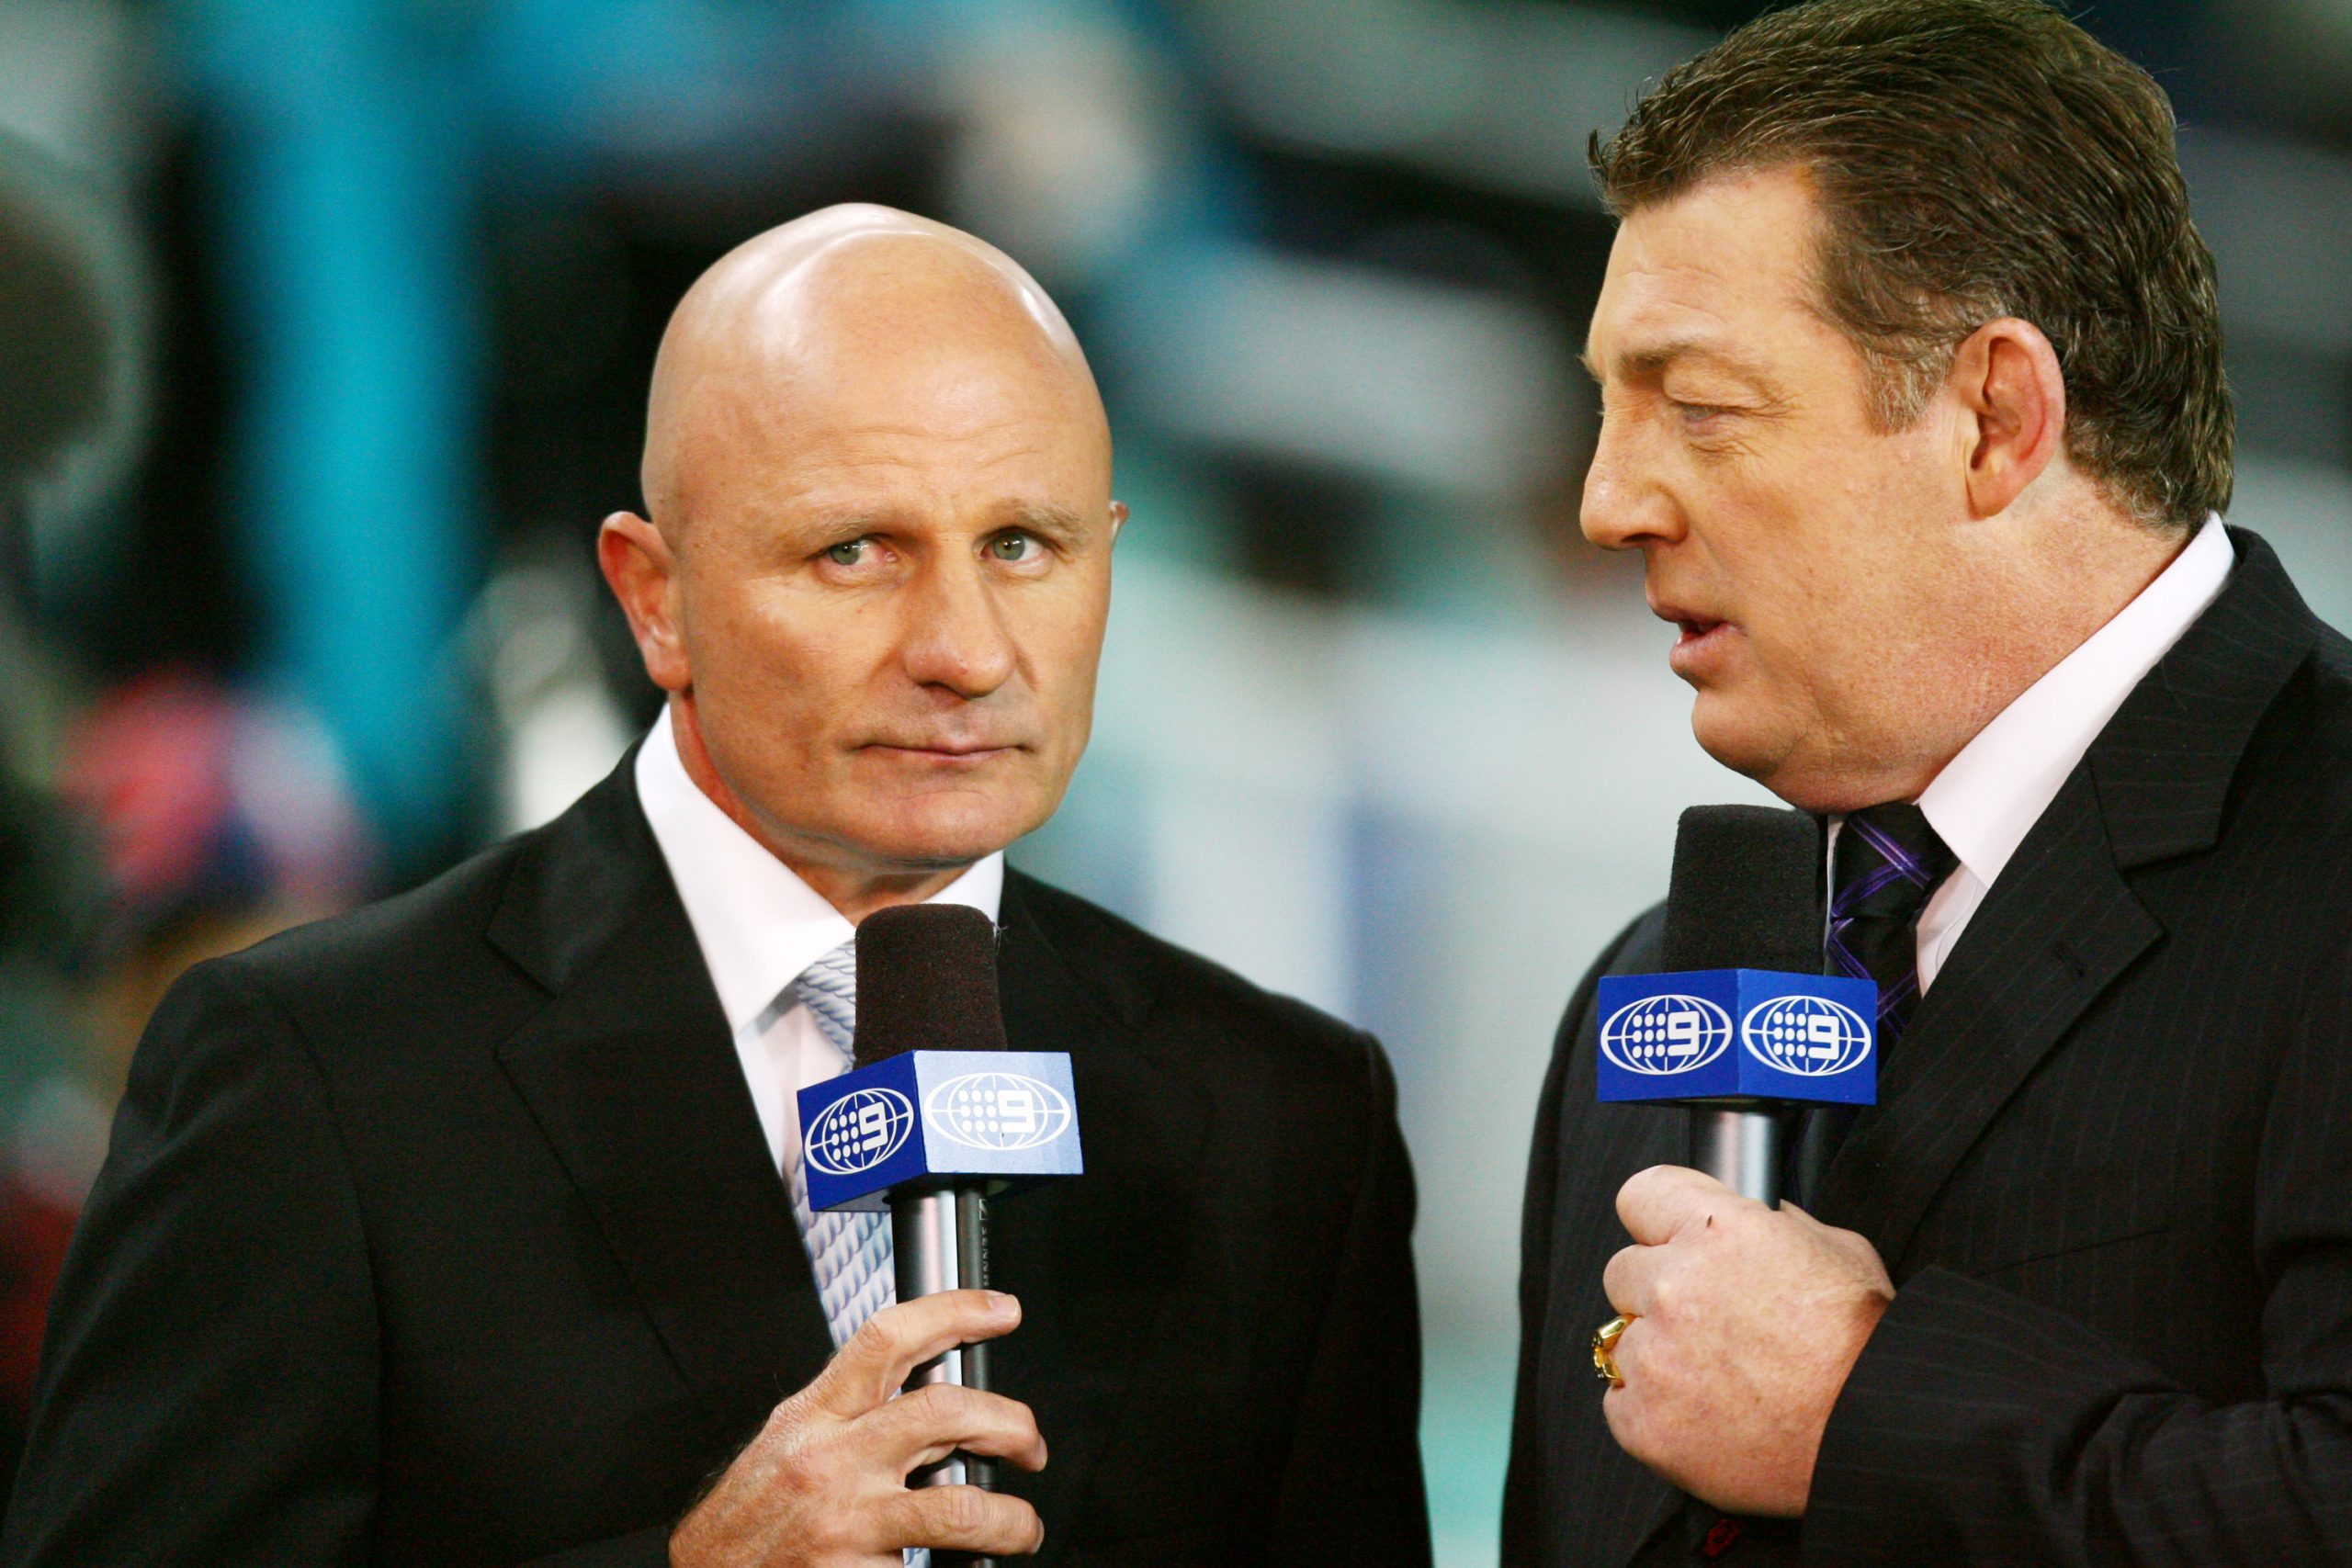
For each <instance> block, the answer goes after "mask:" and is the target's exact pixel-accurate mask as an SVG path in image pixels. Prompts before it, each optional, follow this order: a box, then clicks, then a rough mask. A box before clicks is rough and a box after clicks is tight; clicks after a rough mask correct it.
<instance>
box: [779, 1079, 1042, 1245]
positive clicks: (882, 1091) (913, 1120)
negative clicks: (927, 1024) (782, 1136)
mask: <svg viewBox="0 0 2352 1568" xmlns="http://www.w3.org/2000/svg"><path fill="white" fill-rule="evenodd" d="M798 1099H799V1106H800V1160H801V1168H802V1170H803V1172H804V1174H805V1175H806V1176H807V1178H808V1182H809V1207H810V1208H812V1209H818V1210H824V1209H864V1210H881V1209H886V1208H888V1206H889V1195H890V1190H891V1189H892V1188H895V1187H904V1186H907V1185H909V1184H910V1183H922V1182H924V1181H927V1180H930V1179H954V1178H957V1177H994V1178H1000V1179H1006V1180H1008V1181H1019V1180H1020V1179H1023V1178H1035V1177H1045V1176H1077V1175H1080V1174H1081V1173H1082V1172H1083V1171H1084V1170H1085V1168H1086V1166H1085V1161H1084V1159H1083V1157H1082V1156H1081V1154H1080V1147H1079V1137H1078V1095H1077V1092H1076V1090H1075V1089H1073V1088H1072V1086H1071V1083H1070V1070H1069V1055H1067V1054H1066V1053H1063V1052H1059V1051H902V1052H900V1053H899V1054H898V1055H893V1056H886V1057H884V1058H883V1059H882V1060H881V1061H878V1062H876V1063H874V1064H873V1065H872V1066H865V1067H859V1068H857V1069H855V1070H854V1071H852V1072H847V1073H843V1074H842V1075H841V1076H840V1077H833V1078H828V1079H826V1080H825V1081H824V1082H823V1083H820V1084H812V1085H810V1086H809V1088H807V1089H802V1090H801V1091H800V1093H799V1096H798Z"/></svg>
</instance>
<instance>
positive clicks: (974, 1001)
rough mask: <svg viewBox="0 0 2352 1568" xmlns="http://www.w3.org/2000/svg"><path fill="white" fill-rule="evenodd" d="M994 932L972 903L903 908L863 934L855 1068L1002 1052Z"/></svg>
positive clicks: (884, 913) (879, 914)
mask: <svg viewBox="0 0 2352 1568" xmlns="http://www.w3.org/2000/svg"><path fill="white" fill-rule="evenodd" d="M1004 1048H1005V1043H1004V1011H1003V1009H1002V1007H1001V1005H1000V1004H999V1002H998V1000H997V992H996V926H995V923H994V922H993V921H991V920H990V919H989V918H988V916H986V915H984V914H982V913H981V912H980V911H979V910H978V909H975V908H972V907H971V906H969V905H967V904H899V905H896V906H893V907H892V908H888V909H876V911H875V912H874V913H873V914H870V915H868V916H866V917H865V919H864V920H862V921H860V922H859V923H858V928H857V1065H858V1066H861V1067H865V1066H873V1065H874V1064H875V1063H876V1062H879V1061H882V1060H883V1059H885V1058H886V1057H890V1056H895V1055H899V1053H900V1052H901V1051H916V1050H922V1051H1001V1050H1003V1049H1004Z"/></svg>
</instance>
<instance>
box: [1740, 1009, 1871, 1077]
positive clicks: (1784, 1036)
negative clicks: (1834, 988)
mask: <svg viewBox="0 0 2352 1568" xmlns="http://www.w3.org/2000/svg"><path fill="white" fill-rule="evenodd" d="M1739 1038H1740V1042H1741V1043H1743V1044H1745V1045H1746V1046H1747V1054H1748V1055H1751V1056H1753V1057H1755V1058H1756V1059H1757V1060H1758V1061H1759V1062H1761V1063H1763V1064H1764V1065H1765V1066H1768V1067H1777V1068H1779V1069H1780V1070H1781V1072H1784V1073H1794V1074H1796V1075H1797V1076H1798V1077H1808V1078H1826V1077H1835V1076H1836V1075H1838V1074H1839V1073H1842V1072H1845V1071H1847V1070H1848V1069H1849V1068H1851V1067H1857V1066H1860V1065H1861V1064H1862V1062H1863V1061H1864V1060H1865V1059H1867V1058H1868V1057H1869V1055H1870V1054H1871V1026H1870V1024H1869V1023H1868V1022H1867V1021H1864V1019H1863V1018H1862V1015H1861V1014H1860V1013H1858V1012H1856V1011H1855V1010H1853V1009H1852V1008H1849V1007H1848V1006H1846V1005H1845V1004H1844V1003H1842V1002H1833V1001H1831V1000H1830V999H1829V998H1826V997H1807V996H1792V997H1775V998H1772V999H1771V1000H1770V1001H1769V1002H1764V1003H1760V1004H1759V1005H1758V1006H1756V1007H1754V1008H1751V1009H1749V1010H1748V1013H1747V1017H1746V1018H1744V1019H1742V1020H1740V1023H1739Z"/></svg>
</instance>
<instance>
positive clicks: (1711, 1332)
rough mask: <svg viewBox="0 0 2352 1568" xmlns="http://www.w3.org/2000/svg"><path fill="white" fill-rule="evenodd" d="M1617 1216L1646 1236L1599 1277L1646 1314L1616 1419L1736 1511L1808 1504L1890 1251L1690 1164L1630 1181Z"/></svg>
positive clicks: (1890, 1294)
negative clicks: (1833, 1411)
mask: <svg viewBox="0 0 2352 1568" xmlns="http://www.w3.org/2000/svg"><path fill="white" fill-rule="evenodd" d="M1617 1216H1618V1218H1619V1219H1621V1220H1623V1222H1624V1224H1625V1229H1626V1230H1627V1231H1628V1232H1630V1233H1631V1234H1632V1235H1633V1238H1634V1245H1633V1246H1632V1247H1627V1248H1625V1249H1624V1250H1623V1252H1620V1253H1618V1254H1617V1256H1616V1257H1614V1258H1611V1259H1610V1260H1609V1267H1608V1269H1606V1270H1604V1271H1603V1273H1602V1275H1601V1286H1602V1288H1603V1289H1604V1290H1606V1291H1607V1292H1608V1294H1609V1300H1610V1302H1611V1304H1612V1305H1614V1306H1615V1307H1616V1309H1617V1310H1618V1311H1619V1312H1621V1313H1623V1314H1627V1315H1629V1316H1631V1317H1632V1318H1633V1319H1634V1322H1633V1324H1632V1325H1631V1326H1630V1327H1628V1328H1627V1329H1626V1330H1625V1332H1624V1333H1623V1336H1621V1337H1619V1339H1618V1340H1617V1343H1616V1347H1615V1349H1614V1352H1613V1354H1612V1358H1611V1359H1613V1360H1614V1361H1615V1363H1616V1366H1617V1371H1618V1374H1619V1376H1620V1377H1622V1378H1623V1380H1624V1381H1623V1383H1622V1385H1620V1386H1616V1387H1612V1388H1611V1389H1610V1391H1609V1392H1608V1393H1607V1394H1606V1395H1605V1396H1604V1399H1605V1401H1606V1403H1605V1404H1604V1405H1603V1410H1604V1413H1605V1414H1606V1415H1607V1416H1608V1419H1609V1429H1610V1431H1611V1433H1612V1434H1613V1435H1614V1436H1615V1437H1616V1438H1617V1442H1618V1444H1619V1446H1620V1447H1622V1448H1623V1449H1624V1450H1625V1451H1626V1452H1627V1453H1629V1454H1631V1455H1633V1456H1634V1458H1635V1459H1637V1460H1640V1461H1642V1462H1643V1463H1644V1464H1645V1465H1647V1466H1649V1467H1650V1469H1652V1470H1653V1471H1655V1472H1657V1474H1658V1475H1659V1476H1661V1477H1663V1478H1664V1479H1665V1480H1666V1481H1668V1482H1669V1483H1672V1484H1673V1485H1675V1486H1678V1487H1679V1488H1681V1489H1682V1490H1683V1491H1685V1492H1688V1493H1690V1494H1691V1495H1692V1496H1694V1497H1697V1498H1699V1499H1700V1500H1701V1501H1702V1502H1706V1503H1711V1504H1713V1505H1714V1506H1716V1507H1718V1508H1722V1509H1724V1511H1725V1512H1727V1513H1734V1514H1746V1515H1750V1516H1755V1517H1796V1516H1799V1515H1802V1514H1803V1513H1804V1509H1805V1499H1806V1496H1807V1495H1808V1494H1809V1493H1810V1492H1811V1491H1812V1488H1813V1467H1814V1461H1815V1459H1816V1458H1818V1457H1819V1455H1820V1452H1821V1435H1822V1432H1823V1430H1824V1429H1825V1428H1826V1427H1827V1426H1828V1424H1829V1412H1830V1407H1831V1406H1833V1405H1834V1404H1837V1403H1838V1392H1839V1391H1840V1390H1841V1389H1843V1388H1844V1387H1845V1385H1846V1377H1847V1374H1848V1373H1849V1372H1851V1371H1853V1368H1854V1362H1855V1360H1856V1359H1858V1358H1859V1357H1860V1355H1861V1353H1862V1347H1863V1346H1864V1345H1865V1344H1867V1343H1868V1342H1869V1340H1870V1337H1871V1332H1872V1331H1873V1330H1874V1329H1876V1328H1877V1326H1878V1321H1879V1319H1880V1318H1881V1317H1882V1316H1883V1315H1884V1314H1885V1313H1886V1307H1887V1303H1890V1302H1892V1301H1893V1300H1894V1281H1893V1280H1891V1279H1889V1278H1888V1277H1887V1272H1886V1268H1885V1265H1884V1264H1883V1263H1881V1262H1880V1260H1879V1256H1878V1252H1877V1250H1876V1249H1875V1248H1873V1247H1871V1244H1870V1243H1869V1242H1868V1241H1866V1240H1864V1239H1863V1238H1862V1237H1861V1236H1860V1235H1855V1234H1854V1233H1853V1232H1852V1231H1843V1230H1837V1229H1834V1228H1832V1227H1830V1226H1828V1225H1825V1224H1822V1223H1821V1222H1820V1221H1818V1220H1816V1219H1815V1218H1814V1217H1813V1216H1812V1215H1811V1214H1808V1213H1805V1212H1804V1210H1802V1209H1799V1208H1797V1207H1796V1206H1795V1205H1794V1204H1790V1203H1783V1204H1782V1205H1781V1207H1780V1208H1778V1209H1768V1208H1766V1207H1765V1206H1764V1205H1763V1204H1761V1203H1758V1202H1757V1201H1755V1200H1753V1199H1750V1198H1742V1197H1740V1196H1739V1195H1738V1194H1737V1193H1735V1192H1733V1191H1732V1190H1730V1189H1728V1188H1726V1187H1725V1186H1724V1184H1723V1183H1722V1182H1720V1181H1717V1180H1716V1179H1714V1178H1713V1177H1711V1176H1706V1175H1702V1173H1700V1172H1698V1171H1695V1170H1686V1169H1684V1168H1681V1167H1679V1166H1671V1165H1660V1166H1652V1167H1651V1168H1649V1169H1647V1170H1645V1171H1643V1172H1641V1173H1640V1174H1639V1175H1637V1176H1635V1177H1634V1179H1632V1180H1630V1181H1628V1182H1626V1183H1625V1185H1624V1187H1623V1188H1622V1189H1621V1190H1619V1192H1618V1194H1617Z"/></svg>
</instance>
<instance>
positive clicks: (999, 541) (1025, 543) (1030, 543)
mask: <svg viewBox="0 0 2352 1568" xmlns="http://www.w3.org/2000/svg"><path fill="white" fill-rule="evenodd" d="M1036 554H1037V541H1036V540H1035V538H1032V537H1031V536H1029V535H1027V534H999V535H998V536H996V537H995V538H993V539H990V540H989V555H991V556H993V557H995V558H997V559H998V560H1001V561H1025V560H1031V559H1034V558H1035V557H1036Z"/></svg>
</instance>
